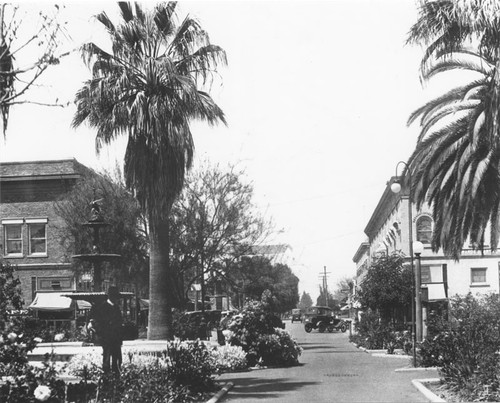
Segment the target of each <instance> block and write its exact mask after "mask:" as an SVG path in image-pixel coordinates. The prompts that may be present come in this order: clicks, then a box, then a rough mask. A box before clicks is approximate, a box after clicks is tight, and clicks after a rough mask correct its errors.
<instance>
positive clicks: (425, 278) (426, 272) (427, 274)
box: [420, 266, 432, 284]
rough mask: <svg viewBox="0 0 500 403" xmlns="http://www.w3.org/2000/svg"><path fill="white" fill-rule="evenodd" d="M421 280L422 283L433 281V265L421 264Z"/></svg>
mask: <svg viewBox="0 0 500 403" xmlns="http://www.w3.org/2000/svg"><path fill="white" fill-rule="evenodd" d="M420 270H421V282H422V284H428V283H432V277H431V267H430V266H421V269H420Z"/></svg>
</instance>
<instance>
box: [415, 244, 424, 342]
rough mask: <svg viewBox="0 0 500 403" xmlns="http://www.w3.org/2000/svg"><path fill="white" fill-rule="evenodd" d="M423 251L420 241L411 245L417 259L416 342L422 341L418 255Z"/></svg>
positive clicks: (420, 280) (420, 273)
mask: <svg viewBox="0 0 500 403" xmlns="http://www.w3.org/2000/svg"><path fill="white" fill-rule="evenodd" d="M423 251H424V244H423V243H422V242H420V241H415V242H414V243H413V253H415V256H416V257H417V270H416V272H415V280H416V281H415V288H416V293H415V308H416V309H415V321H416V324H417V341H422V335H423V326H422V287H421V285H422V266H421V261H420V255H421V254H422V252H423Z"/></svg>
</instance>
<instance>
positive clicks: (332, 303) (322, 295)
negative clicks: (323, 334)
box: [316, 287, 340, 311]
mask: <svg viewBox="0 0 500 403" xmlns="http://www.w3.org/2000/svg"><path fill="white" fill-rule="evenodd" d="M325 291H326V290H325V288H324V287H320V288H319V296H318V299H317V300H316V305H319V306H328V307H329V308H332V309H333V310H334V311H338V310H340V301H339V300H338V299H336V298H334V296H333V294H332V293H331V292H329V291H328V294H327V293H326V292H325ZM327 295H328V298H326V297H327Z"/></svg>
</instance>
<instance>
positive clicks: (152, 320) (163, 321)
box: [148, 219, 174, 340]
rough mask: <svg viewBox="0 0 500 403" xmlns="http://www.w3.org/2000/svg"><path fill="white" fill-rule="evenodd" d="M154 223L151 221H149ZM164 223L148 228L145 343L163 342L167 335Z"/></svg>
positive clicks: (168, 301) (169, 297) (169, 321)
mask: <svg viewBox="0 0 500 403" xmlns="http://www.w3.org/2000/svg"><path fill="white" fill-rule="evenodd" d="M151 222H152V223H154V221H151ZM169 250H170V239H169V225H168V220H167V219H164V220H161V221H158V222H156V223H154V224H152V226H151V251H150V262H149V317H148V340H165V339H171V338H172V337H173V335H172V333H171V324H172V307H173V306H174V304H173V302H174V301H173V298H174V292H173V291H174V290H168V289H167V287H168V285H169V284H170V285H171V284H174V283H173V282H172V281H171V279H172V278H173V277H174V276H173V273H171V271H172V268H171V266H170V264H169Z"/></svg>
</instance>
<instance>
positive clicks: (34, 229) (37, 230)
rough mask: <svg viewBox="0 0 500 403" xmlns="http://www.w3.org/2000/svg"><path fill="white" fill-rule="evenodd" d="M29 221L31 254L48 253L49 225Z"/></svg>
mask: <svg viewBox="0 0 500 403" xmlns="http://www.w3.org/2000/svg"><path fill="white" fill-rule="evenodd" d="M26 222H28V229H29V240H30V243H29V254H30V255H46V254H47V225H46V224H45V223H34V222H31V223H30V222H29V221H28V220H26Z"/></svg>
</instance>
